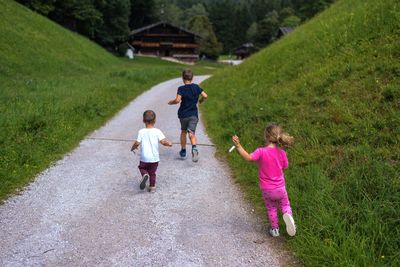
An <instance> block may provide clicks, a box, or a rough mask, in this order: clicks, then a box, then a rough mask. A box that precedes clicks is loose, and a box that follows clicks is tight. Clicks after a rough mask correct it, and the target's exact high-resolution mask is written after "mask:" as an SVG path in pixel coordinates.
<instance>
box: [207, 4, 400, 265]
mask: <svg viewBox="0 0 400 267" xmlns="http://www.w3.org/2000/svg"><path fill="white" fill-rule="evenodd" d="M203 87H204V88H205V90H206V91H207V93H209V95H210V100H209V101H208V103H207V105H205V106H203V109H204V112H205V114H206V126H207V129H208V132H209V134H210V136H211V137H212V139H213V141H214V142H215V143H217V145H218V147H219V153H220V155H221V156H224V157H227V159H228V162H229V164H230V166H231V167H232V170H233V172H234V175H235V177H236V180H237V181H238V182H239V183H240V184H241V186H242V187H243V188H244V190H245V191H246V192H247V196H248V197H249V199H251V200H252V201H254V203H255V204H256V206H257V209H258V210H259V211H260V214H263V216H264V213H265V211H264V210H265V209H264V207H263V204H262V201H261V196H260V193H259V190H258V185H257V183H258V181H257V170H256V166H254V165H250V164H247V163H245V162H243V161H242V160H241V159H240V158H239V156H237V155H229V156H227V155H226V153H225V151H226V148H227V147H229V146H230V136H231V135H233V134H234V133H236V134H238V135H239V136H240V137H241V140H242V143H243V145H244V146H245V148H247V149H248V150H250V151H252V150H253V149H255V148H256V147H257V146H261V145H263V142H264V141H263V138H262V136H263V129H264V127H265V126H266V124H267V123H268V122H271V121H274V122H277V123H279V124H281V125H282V126H283V127H284V128H285V129H286V130H287V131H288V132H289V133H290V134H292V135H294V136H295V137H296V144H295V146H294V147H293V148H291V149H290V150H288V156H289V161H290V166H289V170H288V171H287V173H286V181H287V188H288V192H289V197H290V199H291V203H292V208H293V210H294V217H295V220H296V222H297V225H298V234H297V235H296V237H294V238H288V239H287V242H288V244H289V246H290V247H291V248H292V249H293V250H294V252H295V253H296V255H297V256H298V257H299V258H300V259H301V260H302V262H303V263H304V264H305V265H307V266H399V265H400V227H399V225H400V211H399V206H400V145H399V144H400V3H399V2H398V1H395V0H385V1H375V0H346V1H344V0H342V1H338V2H337V3H336V4H334V5H333V6H332V7H331V8H330V9H328V10H327V11H325V12H323V13H322V14H320V15H319V16H317V17H316V18H315V19H313V20H311V21H310V22H308V23H306V24H305V25H303V26H301V27H300V28H298V29H297V30H296V31H295V32H293V33H291V34H290V35H288V36H287V37H285V38H283V39H282V40H280V41H278V42H276V43H274V44H273V45H271V46H270V47H268V48H266V49H264V50H263V51H261V52H259V53H257V54H256V55H254V56H253V57H251V58H250V59H248V60H247V61H246V62H244V63H243V64H242V65H240V66H238V67H235V68H233V69H227V70H224V71H222V72H219V73H217V74H216V75H215V76H214V77H212V78H211V79H210V80H207V81H206V82H205V83H204V85H203ZM261 212H262V213H261Z"/></svg>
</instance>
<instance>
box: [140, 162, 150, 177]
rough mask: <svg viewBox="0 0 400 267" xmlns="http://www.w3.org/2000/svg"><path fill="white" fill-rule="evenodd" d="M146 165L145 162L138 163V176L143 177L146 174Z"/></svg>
mask: <svg viewBox="0 0 400 267" xmlns="http://www.w3.org/2000/svg"><path fill="white" fill-rule="evenodd" d="M146 165H147V164H146V162H142V161H141V162H140V163H139V166H138V168H139V171H140V175H142V176H143V175H145V174H146V173H148V171H147V166H146Z"/></svg>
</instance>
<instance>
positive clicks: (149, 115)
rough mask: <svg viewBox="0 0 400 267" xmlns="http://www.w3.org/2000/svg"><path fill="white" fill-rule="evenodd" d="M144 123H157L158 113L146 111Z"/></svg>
mask: <svg viewBox="0 0 400 267" xmlns="http://www.w3.org/2000/svg"><path fill="white" fill-rule="evenodd" d="M143 122H144V123H155V122H156V113H155V112H154V111H152V110H146V111H145V112H143Z"/></svg>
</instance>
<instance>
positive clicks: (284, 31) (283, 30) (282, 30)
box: [279, 27, 294, 35]
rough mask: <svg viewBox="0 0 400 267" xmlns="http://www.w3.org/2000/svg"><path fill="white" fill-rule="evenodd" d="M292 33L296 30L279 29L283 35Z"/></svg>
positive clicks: (290, 28)
mask: <svg viewBox="0 0 400 267" xmlns="http://www.w3.org/2000/svg"><path fill="white" fill-rule="evenodd" d="M292 31H294V28H292V27H279V32H281V33H282V34H283V35H286V34H288V33H289V32H292Z"/></svg>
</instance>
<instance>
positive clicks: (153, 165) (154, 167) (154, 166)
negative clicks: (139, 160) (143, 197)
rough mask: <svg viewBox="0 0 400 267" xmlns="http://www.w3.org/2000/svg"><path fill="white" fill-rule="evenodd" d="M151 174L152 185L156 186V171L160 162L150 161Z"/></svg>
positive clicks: (149, 169)
mask: <svg viewBox="0 0 400 267" xmlns="http://www.w3.org/2000/svg"><path fill="white" fill-rule="evenodd" d="M148 165H149V168H148V171H149V176H150V186H156V171H157V167H158V162H154V163H148Z"/></svg>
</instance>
